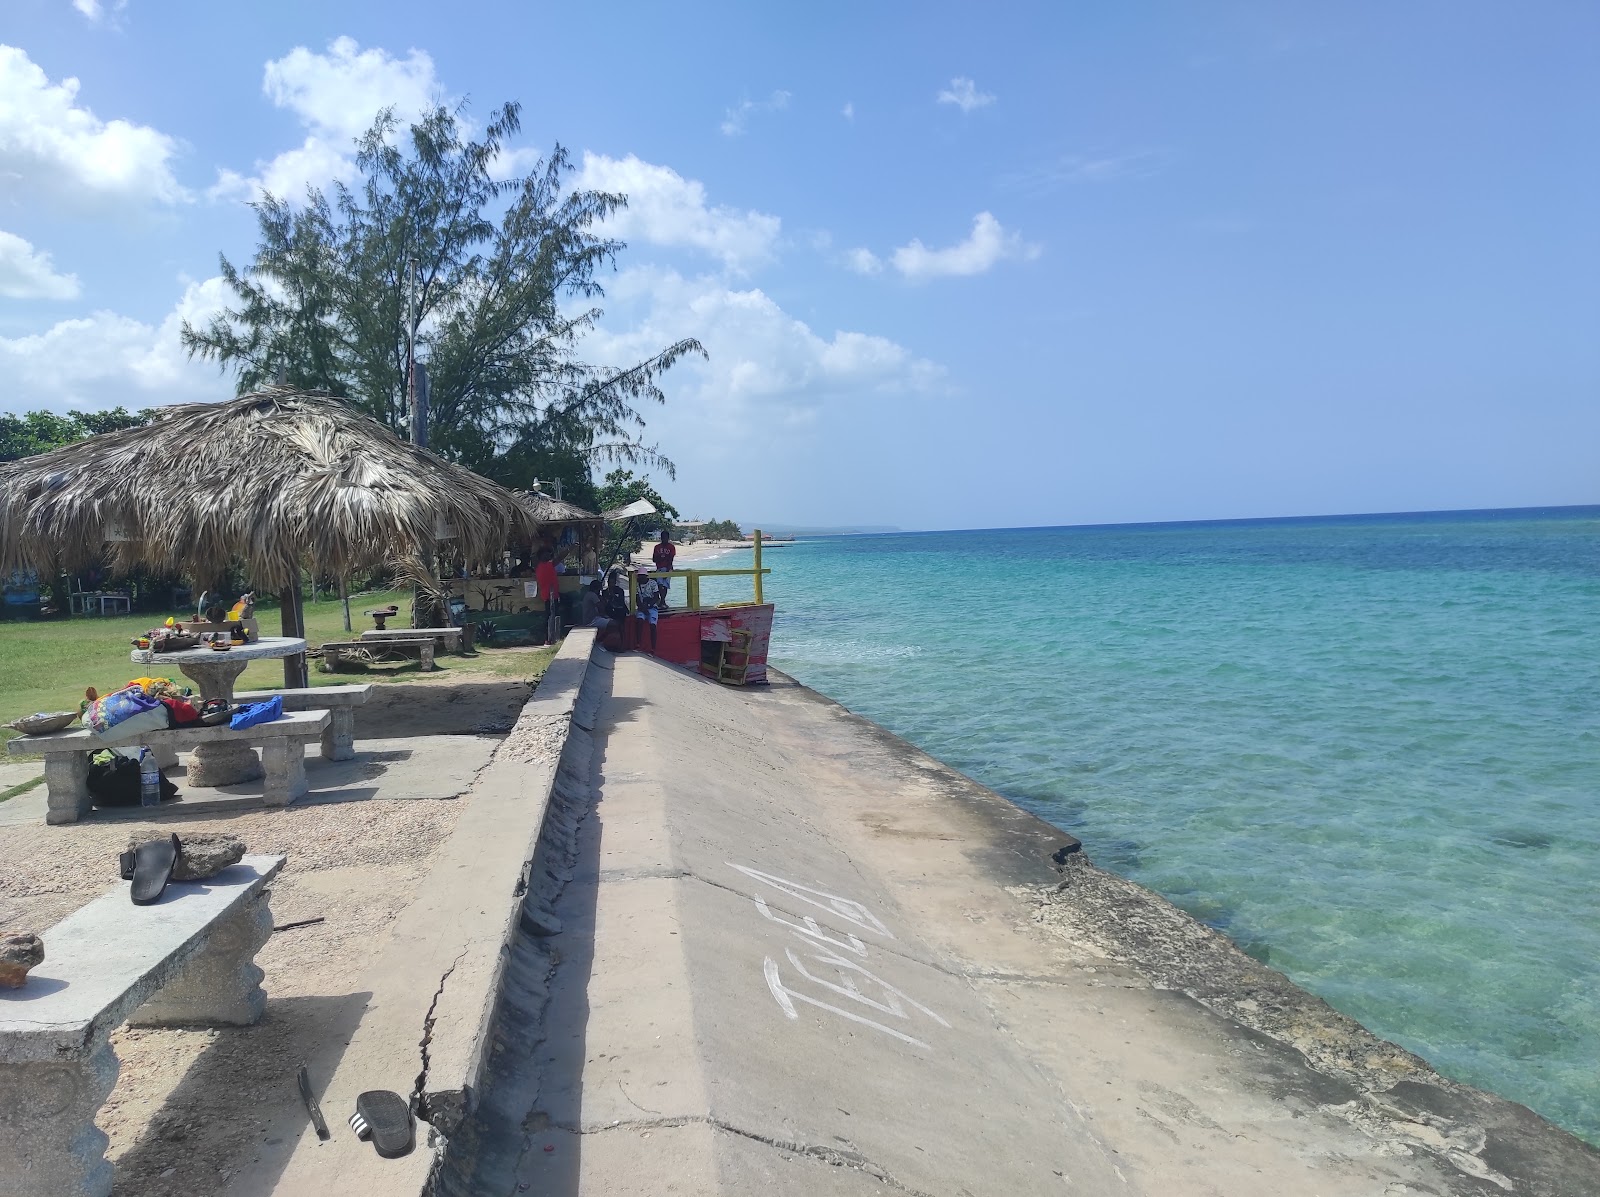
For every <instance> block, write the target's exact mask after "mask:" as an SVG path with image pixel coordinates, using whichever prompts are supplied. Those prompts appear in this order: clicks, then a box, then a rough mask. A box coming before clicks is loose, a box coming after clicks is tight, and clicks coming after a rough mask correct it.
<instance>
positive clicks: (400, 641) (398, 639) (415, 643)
mask: <svg viewBox="0 0 1600 1197" xmlns="http://www.w3.org/2000/svg"><path fill="white" fill-rule="evenodd" d="M436 643H437V641H435V640H434V639H433V637H432V636H420V637H418V636H390V637H387V638H385V639H383V640H335V641H334V642H333V643H331V644H324V645H323V646H322V668H323V671H324V672H326V673H337V672H338V671H339V662H340V661H342V660H344V658H345V657H347V656H348V657H353V656H357V655H358V654H360V653H368V654H371V653H386V652H391V651H394V650H396V649H402V648H414V649H416V650H417V656H418V658H419V659H420V661H421V664H422V672H423V673H431V672H432V671H433V670H434V668H435V666H434V663H433V648H434V645H435V644H436Z"/></svg>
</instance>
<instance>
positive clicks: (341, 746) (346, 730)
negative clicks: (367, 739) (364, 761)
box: [322, 707, 356, 761]
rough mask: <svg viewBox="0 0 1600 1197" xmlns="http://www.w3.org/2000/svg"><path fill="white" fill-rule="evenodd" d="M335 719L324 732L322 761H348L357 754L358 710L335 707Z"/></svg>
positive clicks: (333, 712) (330, 721)
mask: <svg viewBox="0 0 1600 1197" xmlns="http://www.w3.org/2000/svg"><path fill="white" fill-rule="evenodd" d="M332 714H333V718H332V719H331V720H329V722H328V726H327V727H326V728H324V729H323V732H322V759H323V760H325V761H348V760H349V759H350V758H352V757H353V756H355V754H356V710H355V708H354V707H334V708H333V711H332Z"/></svg>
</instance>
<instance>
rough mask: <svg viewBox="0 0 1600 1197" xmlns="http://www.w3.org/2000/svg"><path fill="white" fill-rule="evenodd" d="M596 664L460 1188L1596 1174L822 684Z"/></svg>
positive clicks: (1477, 1189)
mask: <svg viewBox="0 0 1600 1197" xmlns="http://www.w3.org/2000/svg"><path fill="white" fill-rule="evenodd" d="M590 677H591V680H592V682H593V684H592V685H586V686H585V693H586V694H590V695H592V702H593V707H594V709H593V711H592V719H585V720H583V722H584V723H585V725H586V726H585V727H584V728H583V734H584V737H585V745H584V749H585V751H584V753H583V754H582V755H583V756H584V757H585V762H578V761H577V759H576V757H574V756H570V755H569V757H568V758H566V760H567V764H564V766H563V768H567V769H569V777H568V780H569V782H570V787H571V789H570V794H571V799H570V801H569V802H568V803H567V804H566V806H565V813H564V814H563V816H562V817H563V819H564V820H565V822H564V824H563V826H564V828H566V829H568V830H564V831H563V833H562V834H561V835H560V836H558V837H556V841H555V842H557V843H558V844H559V846H560V851H552V852H551V853H550V854H549V855H548V856H547V858H546V860H545V861H543V862H542V864H541V865H540V866H539V867H542V868H543V869H544V872H545V874H547V875H546V877H545V878H544V880H543V882H542V884H543V886H544V889H543V891H542V893H541V898H540V901H541V903H542V904H543V905H542V909H543V912H544V913H543V915H542V916H541V917H540V918H535V919H533V920H531V921H530V920H529V919H528V918H526V917H525V918H524V919H523V922H522V929H521V932H520V933H519V934H518V935H516V936H515V937H514V941H513V944H512V947H511V953H510V962H509V964H508V966H507V968H506V971H505V983H504V986H503V992H502V994H501V998H500V1001H501V1006H500V1010H499V1017H498V1018H497V1020H496V1022H495V1030H494V1039H493V1043H492V1047H491V1050H490V1053H489V1056H490V1064H489V1067H488V1070H487V1073H486V1075H485V1077H484V1085H483V1089H482V1093H481V1100H480V1101H479V1102H478V1103H477V1104H476V1109H475V1111H474V1113H473V1114H472V1116H471V1117H469V1118H468V1119H467V1120H466V1121H465V1123H464V1124H463V1125H462V1126H461V1127H460V1130H459V1132H458V1133H457V1134H456V1135H455V1136H454V1137H453V1138H452V1141H451V1144H450V1150H449V1151H448V1152H447V1153H446V1167H445V1169H444V1172H443V1174H442V1175H441V1176H440V1178H439V1180H438V1182H437V1186H436V1191H437V1192H439V1193H449V1194H464V1193H473V1194H479V1193H482V1194H490V1193H517V1192H532V1193H541V1194H567V1193H607V1192H627V1193H669V1192H671V1193H716V1192H725V1193H746V1192H756V1191H762V1192H767V1193H796V1194H799V1193H805V1194H819V1193H838V1194H858V1193H859V1194H865V1193H921V1194H941V1195H942V1194H989V1193H995V1194H1010V1193H1019V1194H1020V1193H1057V1192H1061V1193H1067V1192H1079V1193H1119V1194H1122V1193H1127V1194H1132V1193H1152V1194H1154V1193H1161V1194H1197V1195H1198V1194H1226V1195H1228V1197H1241V1195H1247V1194H1259V1195H1260V1197H1278V1195H1281V1194H1302V1193H1304V1194H1313V1193H1314V1194H1321V1195H1325V1197H1333V1195H1349V1197H1357V1195H1360V1197H1368V1195H1372V1194H1384V1195H1389V1194H1401V1193H1429V1194H1449V1195H1466V1194H1499V1193H1513V1194H1529V1195H1537V1197H1571V1195H1579V1194H1590V1193H1600V1154H1597V1153H1596V1152H1595V1151H1594V1150H1593V1149H1591V1148H1589V1147H1588V1146H1586V1145H1585V1144H1583V1143H1581V1142H1580V1141H1579V1140H1577V1139H1575V1138H1574V1137H1572V1136H1570V1135H1568V1134H1566V1133H1565V1132H1563V1131H1561V1130H1559V1129H1558V1128H1556V1127H1554V1126H1552V1125H1550V1124H1549V1123H1547V1122H1545V1121H1543V1120H1542V1119H1540V1118H1538V1117H1537V1116H1535V1115H1533V1114H1532V1113H1530V1112H1529V1111H1527V1110H1526V1109H1524V1108H1523V1107H1521V1106H1518V1105H1515V1104H1513V1103H1511V1102H1507V1101H1504V1100H1501V1099H1499V1098H1496V1097H1493V1096H1491V1095H1489V1094H1485V1093H1482V1092H1479V1091H1477V1090H1474V1089H1471V1088H1469V1087H1466V1086H1463V1085H1459V1084H1456V1083H1454V1082H1451V1081H1449V1080H1446V1079H1444V1078H1442V1077H1439V1076H1438V1075H1437V1074H1435V1073H1434V1072H1433V1071H1432V1070H1431V1069H1429V1068H1428V1066H1427V1065H1426V1064H1425V1063H1424V1062H1423V1061H1421V1060H1419V1059H1417V1058H1416V1057H1414V1056H1412V1055H1410V1054H1409V1053H1406V1052H1404V1051H1402V1050H1401V1049H1399V1048H1397V1047H1395V1046H1394V1045H1392V1044H1388V1043H1385V1042H1384V1041H1382V1040H1379V1039H1377V1038H1376V1037H1374V1036H1372V1035H1371V1034H1369V1033H1368V1032H1366V1031H1365V1030H1363V1029H1362V1028H1361V1027H1360V1026H1359V1025H1357V1024H1356V1023H1354V1022H1352V1021H1351V1020H1349V1019H1347V1018H1344V1017H1343V1016H1341V1015H1339V1014H1337V1013H1336V1012H1334V1011H1333V1010H1331V1009H1330V1008H1329V1007H1328V1006H1326V1005H1325V1004H1324V1003H1322V1002H1321V1001H1319V1000H1318V999H1316V998H1314V997H1312V996H1311V995H1309V994H1306V993H1304V992H1303V991H1301V990H1299V989H1297V988H1296V987H1295V986H1293V985H1292V984H1290V983H1289V982H1288V981H1287V980H1286V979H1284V978H1283V977H1282V976H1281V975H1279V974H1277V973H1275V972H1273V971H1272V970H1270V969H1268V968H1265V967H1264V966H1262V965H1260V964H1258V963H1257V962H1255V961H1254V960H1251V959H1250V958H1249V957H1247V956H1245V955H1244V954H1243V953H1241V952H1239V951H1238V950H1237V949H1236V948H1234V946H1233V945H1232V944H1231V943H1229V942H1228V941H1227V940H1226V939H1224V938H1223V937H1221V936H1219V935H1217V934H1215V933H1214V932H1212V931H1210V930H1209V929H1208V928H1205V927H1204V926H1202V925H1201V924H1199V923H1197V922H1195V921H1194V920H1193V919H1191V918H1190V917H1189V916H1188V915H1186V914H1183V913H1182V912H1181V911H1178V910H1177V909H1176V908H1174V907H1172V906H1171V905H1170V904H1169V903H1167V902H1165V901H1164V900H1163V899H1161V898H1160V897H1158V896H1157V895H1155V894H1152V893H1149V892H1148V891H1145V890H1143V889H1140V888H1139V887H1138V886H1135V885H1132V884H1131V883H1129V882H1126V881H1124V880H1122V879H1120V878H1117V877H1114V876H1112V875H1110V874H1106V873H1104V872H1102V871H1101V870H1099V869H1096V868H1095V867H1094V866H1093V865H1092V864H1091V863H1089V862H1088V861H1086V860H1084V858H1083V857H1082V855H1081V854H1080V855H1066V854H1065V853H1063V852H1062V851H1061V850H1062V849H1063V848H1065V847H1068V846H1069V844H1070V837H1066V836H1064V835H1063V834H1062V833H1060V832H1059V831H1057V830H1055V829H1054V828H1051V827H1049V826H1048V825H1046V824H1044V823H1042V822H1040V821H1039V820H1038V819H1035V818H1034V817H1033V816H1031V815H1028V814H1027V813H1025V812H1023V811H1021V810H1020V809H1018V808H1017V807H1015V806H1013V805H1012V804H1011V803H1009V802H1006V801H1005V800H1004V799H1001V798H1000V797H998V796H997V795H995V794H993V793H992V792H990V791H988V790H986V789H984V788H983V787H982V786H979V785H977V784H976V783H975V782H973V781H971V780H970V779H968V778H966V777H964V776H962V775H961V774H959V773H957V772H955V771H954V770H951V769H949V768H947V767H946V766H944V765H942V764H941V763H939V762H938V761H936V760H933V759H932V758H930V757H928V756H926V755H925V754H923V753H921V752H919V751H918V750H916V749H915V748H913V747H911V746H910V745H908V744H906V743H905V742H904V741H901V740H899V739H897V738H896V737H894V736H892V735H890V734H888V733H887V732H884V731H883V730H882V729H880V728H878V727H876V726H875V725H873V724H871V723H870V722H868V721H866V720H863V719H860V718H858V717H856V716H854V715H851V714H850V713H849V712H848V711H846V710H844V709H843V708H842V707H840V706H838V705H837V704H835V703H832V702H830V701H829V700H827V699H825V698H822V697H821V696H819V695H816V694H815V693H813V692H811V691H809V690H807V689H805V688H804V687H801V686H798V685H796V684H794V683H792V682H788V681H785V680H781V679H780V681H779V683H778V684H776V685H774V686H773V687H771V688H770V689H765V690H752V691H739V690H730V689H727V688H722V687H718V686H716V685H714V684H711V683H708V682H705V681H703V680H701V679H699V678H696V677H694V676H692V675H689V674H687V673H684V672H682V671H679V670H676V669H673V668H671V667H668V666H664V665H662V664H661V663H659V662H656V661H653V660H650V659H647V658H641V657H635V656H625V657H621V658H611V657H609V656H607V655H606V654H603V653H602V654H598V655H597V658H596V661H595V663H594V665H593V666H591V668H590ZM585 765H586V769H585ZM536 871H537V869H536ZM534 880H535V882H536V883H537V882H538V881H539V878H537V877H536V878H535V879H534Z"/></svg>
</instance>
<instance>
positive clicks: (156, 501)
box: [0, 387, 532, 590]
mask: <svg viewBox="0 0 1600 1197" xmlns="http://www.w3.org/2000/svg"><path fill="white" fill-rule="evenodd" d="M531 523H532V521H531V519H530V516H529V513H528V512H527V510H526V509H525V508H524V507H523V506H522V505H521V504H520V503H519V502H518V500H517V499H516V497H515V496H514V495H513V494H512V493H511V492H510V491H508V490H506V489H505V488H503V487H501V486H497V485H496V484H495V483H493V482H490V481H488V480H487V479H485V478H481V477H479V476H478V475H477V474H474V473H472V472H471V471H470V470H467V469H463V468H462V467H461V466H457V465H452V464H451V463H449V462H447V461H443V460H441V459H440V458H438V457H435V456H434V455H433V454H432V453H429V452H428V451H427V450H426V449H419V448H417V447H416V446H414V445H411V444H408V443H407V442H405V441H402V440H401V439H400V438H399V437H397V436H395V435H394V434H393V433H392V432H390V431H389V430H388V429H387V428H385V427H383V425H381V424H379V423H378V422H377V421H376V420H374V419H372V418H370V417H369V416H366V415H364V414H363V413H361V412H359V411H357V410H356V409H355V408H353V407H351V406H350V405H349V404H348V403H346V402H345V401H344V400H341V399H338V398H336V397H334V396H332V395H325V394H319V393H313V392H307V391H298V390H293V389H290V388H284V387H273V388H269V389H267V390H263V391H257V392H254V393H252V394H249V395H241V396H239V397H238V398H236V399H230V400H226V401H224V402H220V403H195V404H185V405H182V406H174V407H168V408H164V409H162V411H161V413H160V415H159V416H158V417H157V418H156V419H155V420H154V421H153V422H152V423H150V424H148V425H146V426H144V427H141V428H129V429H126V430H124V431H120V432H109V433H105V434H104V435H101V436H96V437H91V438H90V439H88V440H85V441H80V442H78V443H77V444H72V445H67V446H65V447H64V448H60V449H56V450H53V451H51V452H49V453H42V454H40V455H39V456H37V457H27V458H23V459H22V460H21V461H15V462H10V463H7V464H5V465H0V572H4V571H5V570H8V569H11V568H15V567H23V568H32V569H35V570H37V571H38V572H39V573H40V574H41V575H42V576H50V575H52V574H54V573H55V572H56V571H57V570H60V569H67V570H72V569H77V568H81V567H83V566H86V565H90V564H93V563H96V562H98V561H101V560H103V559H105V558H106V556H107V555H108V550H109V557H110V560H111V564H112V565H113V567H115V568H122V569H125V568H129V567H132V566H135V565H142V566H145V567H147V568H151V569H156V570H160V571H162V572H170V573H178V574H183V575H186V576H188V577H190V578H192V579H196V580H199V581H205V580H208V579H211V578H214V577H217V576H219V575H221V574H222V572H223V571H224V570H225V569H226V568H227V566H228V565H229V563H230V562H232V561H234V560H240V561H242V562H243V564H244V566H245V568H246V570H247V572H248V576H249V577H250V579H251V580H252V582H254V584H256V585H257V586H261V587H264V588H267V589H269V590H283V589H286V588H288V587H289V586H291V585H297V584H298V579H299V576H300V573H299V571H300V567H301V564H302V562H305V563H309V564H310V565H312V566H313V567H314V568H316V569H319V570H324V571H328V572H331V573H335V574H339V575H341V576H343V575H348V574H350V573H353V572H355V571H358V570H363V569H370V568H383V567H385V566H393V565H396V564H398V563H417V564H420V563H421V562H423V561H426V560H428V559H429V558H430V555H431V553H432V551H433V545H434V541H435V539H436V538H441V537H453V538H454V539H453V540H451V542H450V543H451V544H452V546H453V547H454V549H455V551H456V552H458V553H460V554H461V555H462V556H464V557H466V558H467V559H468V560H473V559H479V560H482V559H487V558H490V557H495V556H498V555H499V554H500V552H501V550H502V548H503V546H504V545H505V543H506V539H507V537H508V536H509V535H511V534H513V533H515V534H519V535H523V534H526V533H527V532H528V531H530V529H531ZM107 542H110V543H109V545H108V544H107Z"/></svg>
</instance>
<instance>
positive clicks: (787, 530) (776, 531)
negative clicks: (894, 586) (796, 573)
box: [742, 520, 905, 536]
mask: <svg viewBox="0 0 1600 1197" xmlns="http://www.w3.org/2000/svg"><path fill="white" fill-rule="evenodd" d="M742 527H743V528H744V530H745V531H746V532H749V531H752V530H754V529H756V528H760V529H761V531H762V532H764V533H765V534H766V535H768V536H862V535H866V534H868V533H872V532H903V531H905V529H903V528H897V527H895V526H894V525H893V524H843V525H840V526H839V527H836V528H824V527H818V526H817V525H815V524H776V523H774V524H764V523H762V522H761V521H759V520H757V521H756V522H754V523H750V524H744V525H742Z"/></svg>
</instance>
